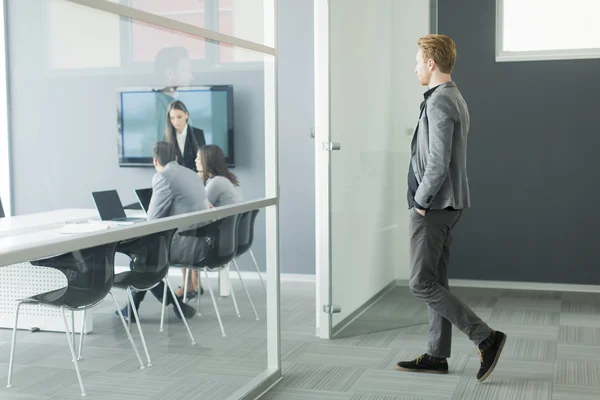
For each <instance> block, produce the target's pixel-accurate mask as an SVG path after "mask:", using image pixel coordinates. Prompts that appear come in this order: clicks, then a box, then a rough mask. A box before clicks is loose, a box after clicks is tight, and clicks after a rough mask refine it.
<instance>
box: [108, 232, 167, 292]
mask: <svg viewBox="0 0 600 400" xmlns="http://www.w3.org/2000/svg"><path fill="white" fill-rule="evenodd" d="M176 231H177V230H176V229H171V230H168V231H164V232H157V233H153V234H151V235H146V236H142V237H139V238H135V239H132V240H126V241H123V242H120V243H119V244H117V249H116V252H117V253H123V254H125V255H127V256H129V258H130V259H131V262H130V268H131V270H130V271H129V272H128V275H127V281H128V285H129V286H133V287H134V288H136V289H138V290H147V289H151V288H153V287H154V286H156V285H157V284H158V283H160V281H161V280H162V279H163V278H164V277H165V276H166V275H167V273H168V272H169V251H170V249H171V240H172V238H173V235H174V234H175V232H176ZM117 279H118V278H117Z"/></svg>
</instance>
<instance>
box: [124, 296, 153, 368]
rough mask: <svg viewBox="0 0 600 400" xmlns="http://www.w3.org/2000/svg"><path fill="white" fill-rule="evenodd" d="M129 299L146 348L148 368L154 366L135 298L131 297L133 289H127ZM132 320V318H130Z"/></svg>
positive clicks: (143, 345)
mask: <svg viewBox="0 0 600 400" xmlns="http://www.w3.org/2000/svg"><path fill="white" fill-rule="evenodd" d="M127 298H128V302H129V303H131V304H130V305H131V309H132V310H133V315H134V316H135V320H136V321H137V322H136V325H137V327H138V332H139V333H140V338H141V339H142V347H143V348H144V352H145V353H146V359H148V366H149V367H151V366H152V361H150V353H148V346H146V338H145V337H144V332H142V324H141V323H140V317H139V316H138V312H137V309H136V308H135V303H134V301H133V296H132V295H131V288H127ZM129 319H131V316H130V318H129Z"/></svg>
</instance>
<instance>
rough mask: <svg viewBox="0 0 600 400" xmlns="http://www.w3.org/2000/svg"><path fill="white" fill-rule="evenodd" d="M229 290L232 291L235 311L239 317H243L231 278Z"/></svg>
mask: <svg viewBox="0 0 600 400" xmlns="http://www.w3.org/2000/svg"><path fill="white" fill-rule="evenodd" d="M229 291H230V292H231V300H233V307H235V313H236V314H237V316H238V318H242V316H241V315H240V309H239V308H238V303H237V300H236V299H235V292H234V291H233V285H232V284H231V279H229Z"/></svg>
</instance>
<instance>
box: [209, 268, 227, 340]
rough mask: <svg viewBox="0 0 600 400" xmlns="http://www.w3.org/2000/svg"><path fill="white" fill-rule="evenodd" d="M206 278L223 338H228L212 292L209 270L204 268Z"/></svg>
mask: <svg viewBox="0 0 600 400" xmlns="http://www.w3.org/2000/svg"><path fill="white" fill-rule="evenodd" d="M204 276H205V277H206V286H208V292H209V293H210V299H211V300H212V302H213V306H214V307H215V312H216V313H217V320H218V321H219V326H220V327H221V333H222V334H223V337H226V336H227V335H226V334H225V328H223V321H221V313H219V307H218V306H217V302H216V300H215V294H214V293H213V290H212V285H211V283H210V279H208V268H206V267H205V268H204Z"/></svg>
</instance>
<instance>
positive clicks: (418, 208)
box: [414, 201, 427, 211]
mask: <svg viewBox="0 0 600 400" xmlns="http://www.w3.org/2000/svg"><path fill="white" fill-rule="evenodd" d="M414 204H415V208H416V209H417V210H423V211H427V209H426V208H425V207H423V206H421V205H420V204H419V203H417V202H416V201H415V202H414Z"/></svg>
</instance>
